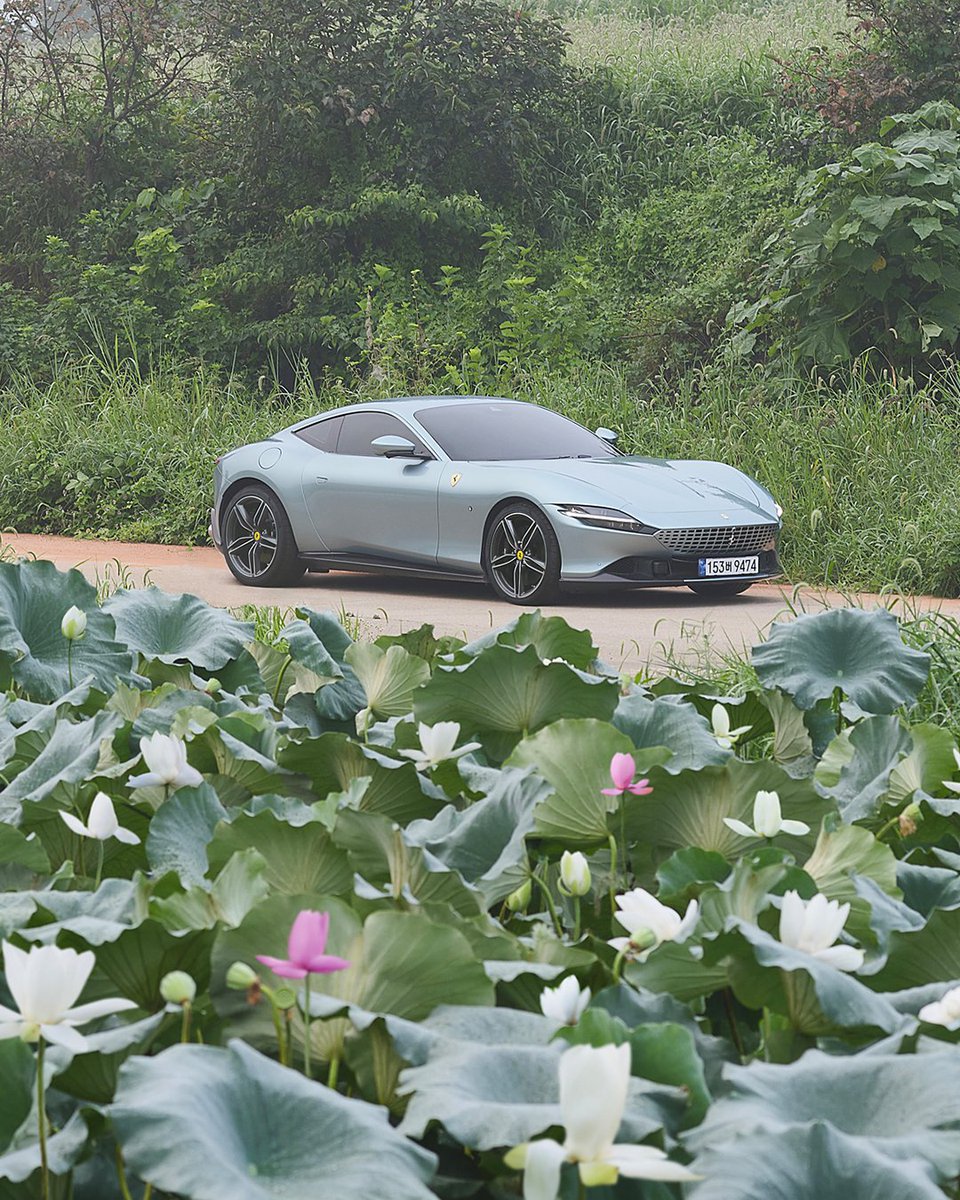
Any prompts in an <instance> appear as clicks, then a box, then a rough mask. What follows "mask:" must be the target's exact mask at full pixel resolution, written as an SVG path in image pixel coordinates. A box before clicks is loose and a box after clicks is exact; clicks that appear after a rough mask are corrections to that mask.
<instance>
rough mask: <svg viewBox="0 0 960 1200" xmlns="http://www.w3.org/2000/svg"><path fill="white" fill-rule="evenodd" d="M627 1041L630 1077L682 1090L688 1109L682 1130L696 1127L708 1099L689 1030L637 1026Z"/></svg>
mask: <svg viewBox="0 0 960 1200" xmlns="http://www.w3.org/2000/svg"><path fill="white" fill-rule="evenodd" d="M628 1040H629V1042H630V1050H631V1053H632V1059H633V1073H634V1075H640V1076H642V1077H643V1078H644V1079H649V1080H652V1081H653V1082H654V1083H665V1084H670V1085H671V1086H673V1087H679V1088H682V1089H683V1091H684V1093H685V1095H686V1097H687V1105H688V1107H687V1112H686V1115H685V1117H684V1120H683V1128H689V1127H691V1126H693V1125H699V1123H700V1121H701V1120H702V1119H703V1115H704V1113H705V1112H706V1111H707V1109H708V1108H709V1106H710V1101H711V1096H710V1091H709V1089H708V1087H707V1080H706V1075H705V1074H704V1068H703V1063H702V1061H701V1060H700V1055H699V1054H698V1053H697V1047H696V1042H695V1040H694V1036H693V1034H692V1033H691V1032H690V1030H689V1029H685V1028H684V1027H683V1026H682V1025H671V1024H657V1025H653V1024H649V1025H638V1026H636V1028H635V1029H633V1030H631V1031H630V1037H629V1039H628Z"/></svg>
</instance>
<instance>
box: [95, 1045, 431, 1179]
mask: <svg viewBox="0 0 960 1200" xmlns="http://www.w3.org/2000/svg"><path fill="white" fill-rule="evenodd" d="M109 1112H110V1119H111V1121H112V1124H113V1127H114V1129H115V1131H116V1134H117V1138H118V1140H119V1142H120V1145H121V1147H122V1148H123V1154H124V1158H125V1160H126V1162H127V1164H128V1166H129V1168H130V1170H131V1171H132V1172H133V1173H134V1174H136V1175H138V1176H139V1177H140V1178H142V1179H145V1180H147V1181H148V1182H150V1183H152V1184H153V1185H154V1186H155V1187H157V1188H159V1189H162V1190H163V1191H165V1192H171V1193H176V1194H177V1195H178V1196H182V1197H184V1198H185V1200H270V1198H275V1200H290V1198H291V1197H292V1196H307V1195H309V1196H310V1197H311V1200H370V1196H371V1195H376V1194H380V1195H384V1196H390V1197H391V1200H432V1197H433V1193H432V1192H431V1191H430V1189H429V1188H428V1187H427V1186H426V1185H427V1182H428V1181H429V1180H430V1178H431V1177H432V1175H433V1171H434V1166H435V1159H434V1158H433V1156H432V1155H431V1154H428V1153H426V1152H425V1151H424V1150H421V1149H420V1148H419V1147H417V1146H415V1145H413V1143H412V1142H410V1141H408V1140H407V1139H406V1138H403V1137H401V1136H400V1135H399V1134H398V1133H396V1132H394V1130H393V1129H391V1127H390V1124H389V1122H388V1121H387V1114H386V1112H385V1110H383V1109H379V1108H375V1107H374V1106H373V1105H370V1104H366V1103H365V1102H364V1101H362V1100H348V1099H347V1098H346V1097H344V1096H341V1095H340V1094H339V1093H337V1092H335V1091H332V1090H331V1089H330V1088H327V1087H324V1086H323V1085H322V1084H319V1083H313V1082H311V1081H310V1080H308V1079H306V1078H304V1077H303V1076H302V1075H300V1074H298V1073H297V1072H295V1071H291V1070H289V1069H288V1068H286V1067H281V1066H280V1065H279V1064H277V1063H275V1062H272V1061H271V1060H269V1059H267V1058H264V1057H263V1056H262V1055H260V1054H257V1052H256V1051H254V1050H251V1049H250V1048H249V1047H248V1046H245V1045H244V1044H243V1043H242V1042H239V1041H233V1042H231V1043H230V1044H229V1047H228V1048H227V1049H226V1050H220V1049H216V1048H214V1047H212V1046H174V1047H172V1048H171V1049H169V1050H166V1051H165V1052H164V1053H163V1054H160V1055H157V1056H156V1057H155V1058H135V1059H131V1060H130V1061H129V1062H127V1063H125V1064H124V1066H123V1068H122V1070H121V1073H120V1086H119V1089H118V1092H117V1100H116V1102H115V1103H114V1104H113V1105H112V1106H111V1107H110V1110H109Z"/></svg>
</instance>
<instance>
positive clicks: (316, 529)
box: [210, 396, 781, 604]
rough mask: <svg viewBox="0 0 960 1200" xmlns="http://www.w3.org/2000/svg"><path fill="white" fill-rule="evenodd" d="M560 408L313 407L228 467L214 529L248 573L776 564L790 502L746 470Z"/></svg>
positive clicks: (599, 574)
mask: <svg viewBox="0 0 960 1200" xmlns="http://www.w3.org/2000/svg"><path fill="white" fill-rule="evenodd" d="M615 440H616V434H614V433H612V432H611V431H610V430H608V429H598V430H597V431H596V433H590V431H589V430H587V429H584V428H583V427H582V426H581V425H577V424H576V423H575V422H574V421H570V420H568V419H567V418H566V417H561V416H559V415H558V414H557V413H555V412H551V411H550V410H549V409H546V408H539V407H537V406H536V405H534V404H525V403H523V402H521V401H517V400H500V399H492V398H485V397H479V396H409V397H405V398H404V399H400V400H384V401H379V402H376V403H370V404H353V405H349V406H348V407H345V408H338V409H336V410H334V411H332V412H327V413H324V414H323V415H322V416H318V417H313V418H310V419H309V420H306V421H300V422H299V423H298V424H296V425H291V426H290V427H289V428H288V429H284V430H282V431H281V432H280V433H278V434H275V435H274V436H273V437H270V438H267V439H265V440H264V441H262V442H254V443H253V444H251V445H249V446H242V447H241V448H240V449H239V450H233V451H231V452H230V453H229V454H225V455H224V456H223V457H222V458H221V459H220V460H219V461H218V463H217V468H216V474H215V476H214V500H213V509H212V510H211V514H210V533H211V536H212V538H213V541H214V543H215V544H216V546H217V547H218V548H219V549H220V550H221V552H222V553H223V556H224V558H225V559H226V560H227V566H228V567H229V568H230V570H231V571H232V572H233V574H234V575H235V576H236V577H237V579H239V580H240V582H241V583H247V584H252V585H254V586H257V587H263V586H267V585H277V584H287V583H293V582H294V581H295V580H297V579H299V578H300V577H301V576H302V575H303V573H304V571H327V570H330V569H331V568H336V569H339V570H352V571H382V572H404V573H408V574H414V575H434V576H438V577H441V578H446V579H474V580H481V579H486V581H487V583H488V584H489V585H490V587H491V588H492V589H493V591H494V592H495V593H496V594H497V596H499V597H501V598H502V599H504V600H509V601H512V602H513V603H517V604H539V603H541V602H543V601H546V600H549V599H551V598H552V597H553V596H554V595H555V594H556V593H557V591H558V590H559V589H560V588H572V587H575V586H576V585H580V584H590V585H600V586H612V585H628V586H633V587H651V586H654V587H655V586H667V585H674V586H676V585H678V584H686V586H687V587H690V588H692V589H693V590H694V591H695V592H704V593H709V594H713V595H734V594H736V593H737V592H742V591H745V590H746V589H747V588H748V587H749V586H750V584H751V583H753V582H754V581H755V580H757V579H767V578H769V577H770V576H772V575H777V574H779V572H780V563H779V561H778V559H777V535H778V534H779V532H780V515H781V509H780V507H779V505H778V504H777V503H776V501H775V500H774V499H773V497H772V496H771V495H770V494H769V492H767V491H766V490H765V489H764V488H762V487H761V486H760V484H759V483H756V482H755V481H754V480H752V479H750V478H749V477H748V476H746V475H744V474H742V473H741V472H740V471H738V470H736V468H734V467H730V466H726V465H725V464H723V463H716V462H685V461H672V460H667V459H659V458H642V457H639V456H637V455H627V454H621V453H620V452H619V451H618V450H617V449H616V448H615V447H614V444H613V443H614V441H615Z"/></svg>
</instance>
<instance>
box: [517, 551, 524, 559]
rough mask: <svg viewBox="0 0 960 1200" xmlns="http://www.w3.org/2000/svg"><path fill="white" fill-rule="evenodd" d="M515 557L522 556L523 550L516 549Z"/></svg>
mask: <svg viewBox="0 0 960 1200" xmlns="http://www.w3.org/2000/svg"><path fill="white" fill-rule="evenodd" d="M517 558H523V551H522V550H518V551H517Z"/></svg>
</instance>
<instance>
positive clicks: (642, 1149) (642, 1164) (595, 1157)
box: [506, 1045, 699, 1200]
mask: <svg viewBox="0 0 960 1200" xmlns="http://www.w3.org/2000/svg"><path fill="white" fill-rule="evenodd" d="M629 1084H630V1047H629V1046H628V1045H622V1046H600V1047H595V1046H572V1047H571V1048H570V1049H569V1050H567V1051H565V1053H564V1054H563V1055H562V1057H561V1059H560V1114H561V1119H562V1121H563V1127H564V1129H565V1131H566V1138H565V1140H564V1142H563V1145H560V1143H559V1142H555V1141H553V1140H552V1139H551V1138H542V1139H541V1140H540V1141H536V1142H527V1143H526V1144H524V1145H522V1146H517V1147H516V1148H515V1149H514V1150H511V1151H510V1153H509V1154H508V1155H507V1156H506V1162H507V1165H508V1166H510V1167H514V1168H517V1167H523V1169H524V1170H523V1195H524V1200H556V1197H557V1193H558V1192H559V1190H560V1168H561V1166H562V1165H563V1163H564V1162H571V1163H576V1164H577V1166H578V1168H579V1172H580V1181H581V1183H582V1184H583V1185H584V1186H585V1187H599V1186H600V1185H602V1184H606V1185H608V1186H612V1185H613V1184H615V1183H616V1182H617V1179H618V1178H619V1177H620V1176H621V1175H624V1176H626V1177H627V1178H629V1179H657V1180H662V1181H664V1182H674V1181H686V1180H692V1179H698V1178H699V1176H697V1175H694V1174H693V1172H692V1171H690V1170H688V1169H687V1168H686V1167H684V1166H681V1164H680V1163H675V1162H671V1161H670V1159H669V1158H667V1156H666V1154H665V1153H664V1152H663V1151H662V1150H658V1149H657V1148H656V1147H655V1146H632V1145H625V1144H623V1143H619V1144H618V1143H615V1142H614V1140H613V1139H614V1138H615V1137H616V1136H617V1130H618V1129H619V1128H620V1122H621V1121H622V1120H623V1110H624V1108H625V1107H626V1103H627V1089H628V1087H629Z"/></svg>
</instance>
